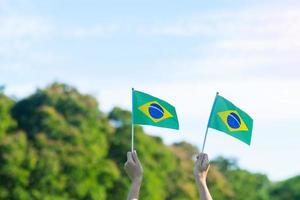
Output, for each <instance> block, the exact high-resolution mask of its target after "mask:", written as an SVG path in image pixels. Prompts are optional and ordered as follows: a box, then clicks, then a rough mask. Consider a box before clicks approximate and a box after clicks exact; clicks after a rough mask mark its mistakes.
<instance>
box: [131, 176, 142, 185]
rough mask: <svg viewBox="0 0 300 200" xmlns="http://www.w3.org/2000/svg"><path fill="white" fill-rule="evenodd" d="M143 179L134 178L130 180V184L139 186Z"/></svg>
mask: <svg viewBox="0 0 300 200" xmlns="http://www.w3.org/2000/svg"><path fill="white" fill-rule="evenodd" d="M142 180H143V177H142V176H140V177H136V178H134V179H133V180H132V183H134V184H136V185H140V184H141V183H142Z"/></svg>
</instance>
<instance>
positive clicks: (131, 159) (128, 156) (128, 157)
mask: <svg viewBox="0 0 300 200" xmlns="http://www.w3.org/2000/svg"><path fill="white" fill-rule="evenodd" d="M127 162H133V163H134V161H133V158H132V153H131V152H130V151H128V152H127Z"/></svg>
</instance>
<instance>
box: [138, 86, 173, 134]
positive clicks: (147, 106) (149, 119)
mask: <svg viewBox="0 0 300 200" xmlns="http://www.w3.org/2000/svg"><path fill="white" fill-rule="evenodd" d="M132 101H133V102H132V112H133V120H132V121H133V124H143V125H152V126H159V127H164V128H171V129H179V124H178V119H177V114H176V110H175V107H174V106H172V105H171V104H169V103H167V102H165V101H163V100H161V99H159V98H156V97H153V96H151V95H149V94H146V93H143V92H140V91H136V90H133V94H132Z"/></svg>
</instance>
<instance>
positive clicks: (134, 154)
mask: <svg viewBox="0 0 300 200" xmlns="http://www.w3.org/2000/svg"><path fill="white" fill-rule="evenodd" d="M133 159H134V161H135V162H136V163H137V164H141V163H140V160H139V158H138V155H137V152H136V151H134V152H133Z"/></svg>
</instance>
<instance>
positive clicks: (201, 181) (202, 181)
mask: <svg viewBox="0 0 300 200" xmlns="http://www.w3.org/2000/svg"><path fill="white" fill-rule="evenodd" d="M195 179H196V180H197V182H198V183H199V184H201V185H206V177H203V176H201V174H195Z"/></svg>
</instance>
